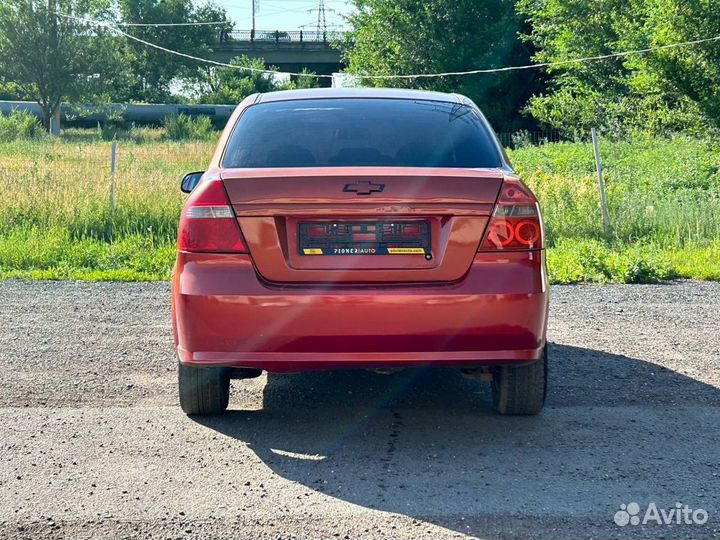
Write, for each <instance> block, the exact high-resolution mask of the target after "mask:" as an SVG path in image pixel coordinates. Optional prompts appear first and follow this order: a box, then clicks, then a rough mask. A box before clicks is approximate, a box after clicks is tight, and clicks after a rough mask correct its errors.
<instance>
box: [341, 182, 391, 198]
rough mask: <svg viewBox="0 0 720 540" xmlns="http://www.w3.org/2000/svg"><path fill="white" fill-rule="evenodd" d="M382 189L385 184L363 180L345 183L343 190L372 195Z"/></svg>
mask: <svg viewBox="0 0 720 540" xmlns="http://www.w3.org/2000/svg"><path fill="white" fill-rule="evenodd" d="M384 189H385V184H373V183H372V182H370V181H363V182H353V183H352V184H345V187H344V188H343V191H345V192H349V193H355V194H357V195H372V194H373V193H380V192H382V190H384Z"/></svg>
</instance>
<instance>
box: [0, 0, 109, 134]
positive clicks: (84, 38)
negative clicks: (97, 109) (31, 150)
mask: <svg viewBox="0 0 720 540" xmlns="http://www.w3.org/2000/svg"><path fill="white" fill-rule="evenodd" d="M108 8H109V5H108V3H107V2H105V1H104V0H15V1H13V2H2V3H0V71H1V72H2V77H3V79H4V80H5V81H10V82H12V83H14V84H15V85H17V86H18V87H19V88H20V90H21V92H22V94H23V95H26V96H31V97H32V99H34V100H36V101H37V102H38V103H39V104H40V107H41V108H42V112H43V118H44V123H45V126H47V125H48V124H49V121H50V118H51V117H52V116H53V114H54V113H55V111H56V110H57V109H58V107H59V106H60V102H61V100H63V99H68V100H70V99H77V98H79V97H81V96H86V97H87V96H92V95H98V94H100V93H102V92H103V91H104V90H106V89H107V85H108V83H109V82H110V80H111V78H112V77H108V76H107V70H106V67H107V66H111V68H110V69H111V70H112V69H114V68H112V66H115V67H117V63H116V62H114V61H112V60H111V58H112V57H113V56H114V54H115V51H116V48H115V47H114V46H113V37H112V36H111V35H110V34H109V33H108V31H107V30H106V29H103V28H100V27H93V26H88V25H87V24H85V23H83V22H81V21H78V20H75V19H70V18H66V17H63V16H60V15H58V13H62V14H64V15H73V14H78V15H81V16H84V17H92V16H102V14H103V13H105V12H107V10H108Z"/></svg>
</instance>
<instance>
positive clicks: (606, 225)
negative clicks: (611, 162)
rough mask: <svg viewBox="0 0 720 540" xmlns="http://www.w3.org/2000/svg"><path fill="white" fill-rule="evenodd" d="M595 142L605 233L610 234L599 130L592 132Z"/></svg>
mask: <svg viewBox="0 0 720 540" xmlns="http://www.w3.org/2000/svg"><path fill="white" fill-rule="evenodd" d="M590 134H591V135H592V142H593V151H594V152H595V168H596V169H597V176H598V183H599V184H600V205H601V206H602V220H603V231H605V234H610V215H609V214H608V206H607V195H606V194H605V181H604V180H603V174H602V162H601V161H600V141H599V140H598V134H597V130H596V129H595V128H592V129H591V130H590Z"/></svg>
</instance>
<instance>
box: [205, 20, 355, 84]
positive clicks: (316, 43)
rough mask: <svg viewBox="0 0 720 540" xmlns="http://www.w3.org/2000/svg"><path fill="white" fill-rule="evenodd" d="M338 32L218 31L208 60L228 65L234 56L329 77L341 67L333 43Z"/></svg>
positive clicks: (336, 38)
mask: <svg viewBox="0 0 720 540" xmlns="http://www.w3.org/2000/svg"><path fill="white" fill-rule="evenodd" d="M342 37H343V36H342V33H339V32H313V31H307V32H306V31H303V30H297V31H284V30H255V31H252V30H231V31H221V32H220V34H219V39H218V42H217V44H216V45H214V46H213V53H212V55H211V58H212V59H213V60H216V61H218V62H229V61H230V60H232V59H233V58H235V57H236V56H240V55H245V56H247V57H249V58H262V59H263V60H264V61H265V65H266V66H276V67H277V68H279V69H280V70H282V71H293V72H297V71H301V70H302V69H309V70H311V71H314V72H315V73H320V74H323V75H330V74H332V73H333V72H337V71H340V69H342V68H343V67H344V64H343V62H342V59H341V54H340V50H339V49H338V48H337V44H338V43H339V42H340V40H342Z"/></svg>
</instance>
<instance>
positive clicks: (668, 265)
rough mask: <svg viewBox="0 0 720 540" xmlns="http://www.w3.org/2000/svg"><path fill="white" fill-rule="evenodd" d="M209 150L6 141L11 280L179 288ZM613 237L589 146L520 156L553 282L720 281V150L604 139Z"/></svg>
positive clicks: (78, 136)
mask: <svg viewBox="0 0 720 540" xmlns="http://www.w3.org/2000/svg"><path fill="white" fill-rule="evenodd" d="M212 148H213V143H212V142H206V141H194V142H190V141H188V142H169V141H166V140H164V138H163V137H162V133H161V132H159V130H155V131H153V130H146V131H144V132H142V133H140V134H135V136H133V137H130V138H128V139H127V140H121V141H119V143H118V169H117V174H116V177H115V182H116V188H115V194H116V198H115V210H114V212H113V213H112V214H111V213H110V211H109V205H108V193H109V183H110V143H109V142H107V141H103V140H101V139H100V138H98V137H96V135H95V134H94V132H93V131H87V132H83V131H75V132H70V133H68V134H67V135H65V136H63V137H62V138H60V139H55V140H53V139H48V138H42V139H40V140H16V141H12V142H5V143H0V190H1V193H2V197H1V198H0V227H1V229H0V231H1V232H0V278H9V277H23V278H43V279H84V280H162V279H168V277H169V276H170V271H171V267H172V263H173V259H174V241H175V230H176V226H177V220H178V215H179V212H180V208H181V206H182V202H183V195H182V194H181V193H180V191H179V189H178V183H179V179H180V177H181V176H182V174H183V173H185V172H187V171H191V170H198V169H203V168H204V166H205V164H206V163H207V161H208V159H209V156H210V153H211V151H212ZM602 154H603V162H604V166H605V175H606V182H607V189H608V198H609V206H610V218H611V223H612V233H611V234H610V235H605V234H604V233H603V229H602V219H601V213H600V206H599V192H598V188H597V180H596V178H595V173H594V161H593V154H592V148H591V146H590V144H588V143H555V144H546V145H543V146H535V147H527V148H521V149H518V150H515V151H512V152H510V159H511V160H512V162H513V164H514V165H515V166H516V168H517V169H518V170H519V171H520V173H521V174H522V175H523V178H524V179H525V180H526V181H527V182H528V184H529V185H530V186H531V187H532V188H533V190H535V192H536V194H537V195H538V197H539V198H540V201H541V204H542V205H543V210H544V216H545V224H546V232H547V238H548V246H549V251H548V260H549V265H550V274H551V278H552V280H553V281H554V282H556V283H573V282H580V281H591V282H647V281H656V280H662V279H670V278H677V277H683V278H695V279H715V280H717V279H720V142H718V141H713V140H698V139H692V138H685V137H678V138H675V139H672V140H670V139H660V140H639V141H638V140H636V141H633V142H616V143H611V142H603V144H602Z"/></svg>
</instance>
